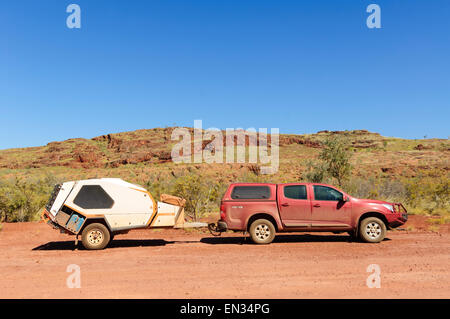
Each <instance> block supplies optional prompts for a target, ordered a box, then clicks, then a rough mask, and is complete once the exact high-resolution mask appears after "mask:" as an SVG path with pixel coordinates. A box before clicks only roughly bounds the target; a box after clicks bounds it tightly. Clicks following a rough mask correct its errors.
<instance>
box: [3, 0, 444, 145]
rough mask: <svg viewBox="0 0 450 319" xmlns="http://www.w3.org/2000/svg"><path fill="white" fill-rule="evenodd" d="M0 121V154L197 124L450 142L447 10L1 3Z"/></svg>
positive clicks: (432, 6)
mask: <svg viewBox="0 0 450 319" xmlns="http://www.w3.org/2000/svg"><path fill="white" fill-rule="evenodd" d="M70 3H76V4H78V5H80V7H81V10H82V12H81V23H82V27H81V29H78V30H76V29H69V28H67V27H66V18H67V16H68V15H69V14H68V13H66V7H67V6H68V5H69V4H70ZM370 3H376V4H378V5H380V7H381V24H382V28H381V29H368V28H367V26H366V18H367V16H368V15H369V14H368V13H366V7H367V6H368V5H369V4H370ZM0 110H1V118H0V136H1V138H0V149H4V148H12V147H25V146H38V145H44V144H46V143H48V142H51V141H56V140H64V139H67V138H72V137H85V138H91V137H94V136H98V135H102V134H106V133H114V132H121V131H129V130H136V129H142V128H153V127H165V126H174V125H177V126H193V125H194V120H195V119H201V120H203V127H204V128H208V127H218V128H221V129H225V128H227V127H230V128H238V127H241V128H248V127H256V128H260V127H261V128H269V129H270V128H272V127H276V128H279V129H280V132H281V133H299V134H301V133H313V132H316V131H319V130H325V129H327V130H346V129H347V130H351V129H368V130H370V131H375V132H379V133H381V134H382V135H386V136H395V137H404V138H423V137H424V136H425V135H426V136H428V137H439V138H447V137H448V136H449V135H450V132H449V119H450V116H449V115H450V1H446V0H442V1H414V0H408V1H407V0H404V1H400V0H397V1H394V0H390V1H376V0H374V1H357V0H340V1H331V0H330V1H313V0H311V1H300V0H297V1H283V0H278V1H275V0H273V1H268V0H258V1H253V0H228V1H219V0H216V1H213V0H209V1H206V0H198V1H194V0H192V1H190V0H179V1H178V0H177V1H174V0H165V1H153V0H148V1H137V0H136V1H122V0H120V1H113V0H108V1H103V0H95V1H93V0H91V1H86V0H83V1H81V0H71V1H61V0H41V1H32V0H30V1H22V0H15V1H12V0H11V1H5V0H3V1H1V2H0Z"/></svg>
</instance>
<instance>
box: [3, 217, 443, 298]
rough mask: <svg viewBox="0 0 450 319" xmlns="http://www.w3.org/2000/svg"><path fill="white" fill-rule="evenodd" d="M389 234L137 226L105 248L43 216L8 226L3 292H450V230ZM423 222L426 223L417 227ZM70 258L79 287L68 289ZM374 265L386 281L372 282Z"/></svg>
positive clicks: (65, 295)
mask: <svg viewBox="0 0 450 319" xmlns="http://www.w3.org/2000/svg"><path fill="white" fill-rule="evenodd" d="M408 225H414V228H415V229H416V230H415V231H406V230H404V231H401V230H399V231H390V232H388V236H387V239H386V240H384V241H383V242H382V243H380V244H364V243H359V242H351V241H350V239H349V237H348V236H347V235H344V234H342V235H334V234H330V233H315V234H283V235H279V236H278V237H277V239H276V240H275V242H274V243H272V244H270V245H266V246H258V245H253V244H251V243H250V241H249V240H246V241H244V239H243V237H242V234H228V233H227V234H223V235H222V237H218V238H216V237H212V236H211V235H210V234H209V233H207V232H205V231H184V230H174V229H167V230H139V231H132V232H130V233H129V234H127V235H119V236H116V238H115V240H114V242H112V243H111V244H110V247H109V248H107V249H105V250H102V251H87V250H83V249H82V248H81V243H80V249H76V250H75V249H74V248H75V247H74V241H73V240H74V237H72V236H68V235H64V234H60V233H59V232H58V231H56V230H53V229H51V228H50V227H49V226H47V225H45V224H42V223H16V224H6V225H3V230H2V231H0V252H1V259H0V274H1V275H0V298H449V297H450V233H449V232H448V227H447V225H446V226H444V227H441V230H440V232H429V231H425V230H421V229H422V228H423V229H427V228H426V227H425V226H426V225H428V224H426V221H425V220H424V219H423V218H421V217H419V216H411V219H410V221H409V222H408V223H407V224H406V225H405V226H408ZM421 225H422V226H424V227H422V228H421ZM69 264H77V265H79V266H80V269H81V288H79V289H77V288H72V289H70V288H68V287H67V285H66V280H67V277H68V276H69V275H70V273H67V272H66V269H67V266H68V265H69ZM370 264H378V265H379V266H380V267H381V288H379V289H377V288H368V287H367V285H366V279H367V277H368V276H369V275H370V273H368V272H367V271H366V269H367V267H368V266H369V265H370Z"/></svg>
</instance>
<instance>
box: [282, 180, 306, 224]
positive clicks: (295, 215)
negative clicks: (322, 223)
mask: <svg viewBox="0 0 450 319" xmlns="http://www.w3.org/2000/svg"><path fill="white" fill-rule="evenodd" d="M277 202H278V209H279V211H280V216H281V220H282V222H283V224H284V225H285V226H286V227H297V228H298V227H299V228H302V227H308V226H309V225H310V224H311V202H310V200H309V199H308V191H307V187H306V185H305V184H283V185H278V191H277Z"/></svg>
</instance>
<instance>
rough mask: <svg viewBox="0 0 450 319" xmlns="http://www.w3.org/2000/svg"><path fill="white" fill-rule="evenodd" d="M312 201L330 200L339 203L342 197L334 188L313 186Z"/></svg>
mask: <svg viewBox="0 0 450 319" xmlns="http://www.w3.org/2000/svg"><path fill="white" fill-rule="evenodd" d="M313 187H314V199H315V200H331V201H341V200H342V199H343V195H342V193H341V192H338V191H337V190H335V189H334V188H331V187H326V186H320V185H314V186H313Z"/></svg>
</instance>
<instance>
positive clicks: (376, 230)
mask: <svg viewBox="0 0 450 319" xmlns="http://www.w3.org/2000/svg"><path fill="white" fill-rule="evenodd" d="M385 236H386V225H385V224H384V222H383V221H382V220H381V219H379V218H376V217H368V218H365V219H363V220H362V221H361V224H360V226H359V237H361V239H362V240H363V241H365V242H367V243H379V242H380V241H382V240H383V239H384V237H385Z"/></svg>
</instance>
